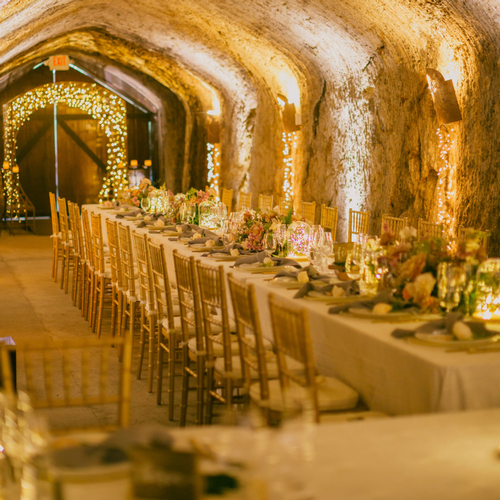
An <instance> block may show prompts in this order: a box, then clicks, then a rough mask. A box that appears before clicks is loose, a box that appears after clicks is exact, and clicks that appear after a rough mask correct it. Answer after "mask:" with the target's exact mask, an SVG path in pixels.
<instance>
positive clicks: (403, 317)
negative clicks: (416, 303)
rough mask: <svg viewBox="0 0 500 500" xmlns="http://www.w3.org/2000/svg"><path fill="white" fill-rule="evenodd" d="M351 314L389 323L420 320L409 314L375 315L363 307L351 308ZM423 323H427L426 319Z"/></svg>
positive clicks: (390, 313)
mask: <svg viewBox="0 0 500 500" xmlns="http://www.w3.org/2000/svg"><path fill="white" fill-rule="evenodd" d="M349 314H350V315H351V316H354V317H355V318H363V319H376V320H387V321H389V322H394V321H397V320H403V321H404V320H408V319H412V318H419V317H418V316H416V315H415V314H411V313H409V312H389V313H387V314H374V313H373V312H372V311H369V310H367V309H363V308H362V307H359V308H358V307H351V308H349ZM419 319H420V318H419ZM421 321H426V319H424V318H422V319H421Z"/></svg>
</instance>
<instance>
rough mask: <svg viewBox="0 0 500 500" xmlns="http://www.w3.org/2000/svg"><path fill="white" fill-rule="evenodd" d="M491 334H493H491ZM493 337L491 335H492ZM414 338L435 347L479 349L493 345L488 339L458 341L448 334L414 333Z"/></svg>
mask: <svg viewBox="0 0 500 500" xmlns="http://www.w3.org/2000/svg"><path fill="white" fill-rule="evenodd" d="M492 334H493V332H492ZM492 336H493V335H492ZM414 337H415V338H416V339H419V340H423V341H424V342H428V343H430V344H432V345H435V346H436V347H480V346H486V345H490V344H493V342H492V341H491V340H490V339H487V338H486V339H471V340H459V339H456V338H455V337H454V336H453V335H451V334H449V333H444V332H443V333H421V332H415V335H414Z"/></svg>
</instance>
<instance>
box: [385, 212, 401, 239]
mask: <svg viewBox="0 0 500 500" xmlns="http://www.w3.org/2000/svg"><path fill="white" fill-rule="evenodd" d="M384 224H387V226H388V227H389V229H390V230H391V231H392V232H393V233H394V234H395V235H396V236H397V237H399V233H400V232H401V231H402V230H403V229H404V228H405V227H408V217H403V218H398V217H391V216H390V215H382V229H381V233H380V234H383V232H384Z"/></svg>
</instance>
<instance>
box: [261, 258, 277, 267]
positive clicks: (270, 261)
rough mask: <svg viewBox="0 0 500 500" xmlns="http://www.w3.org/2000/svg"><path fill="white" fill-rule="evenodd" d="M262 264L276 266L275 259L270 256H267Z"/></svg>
mask: <svg viewBox="0 0 500 500" xmlns="http://www.w3.org/2000/svg"><path fill="white" fill-rule="evenodd" d="M262 264H263V265H264V266H266V267H272V266H274V261H273V259H270V258H269V257H266V258H265V259H264V261H263V262H262Z"/></svg>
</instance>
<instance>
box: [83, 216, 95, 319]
mask: <svg viewBox="0 0 500 500" xmlns="http://www.w3.org/2000/svg"><path fill="white" fill-rule="evenodd" d="M82 227H83V236H84V242H85V256H86V265H85V276H84V283H83V285H84V290H83V292H84V293H83V302H82V314H83V316H84V318H85V319H86V320H87V321H88V322H89V324H91V323H92V298H93V293H94V247H93V245H92V230H91V228H90V220H89V212H88V210H86V209H85V208H82Z"/></svg>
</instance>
